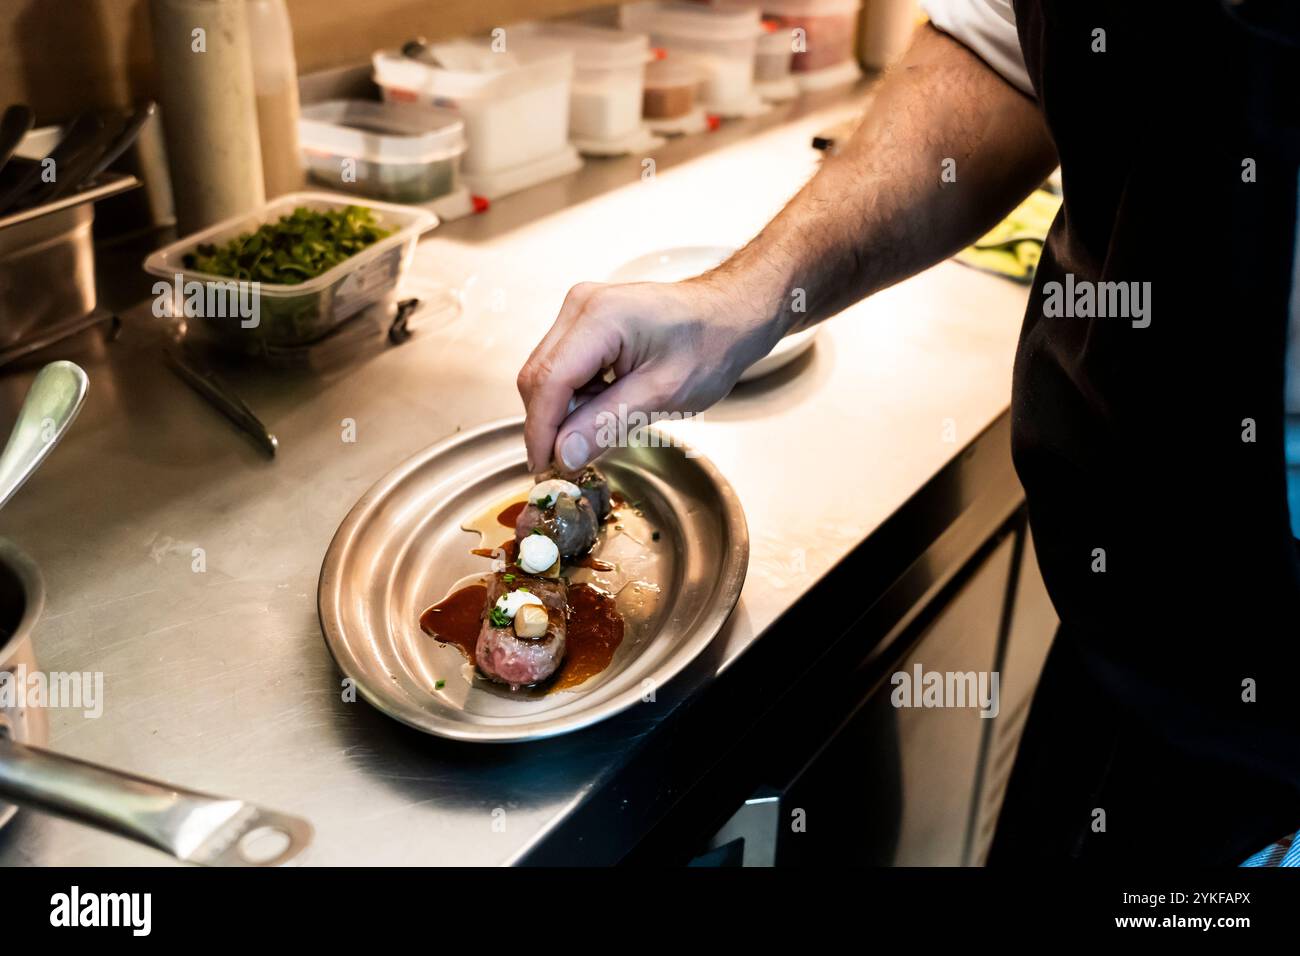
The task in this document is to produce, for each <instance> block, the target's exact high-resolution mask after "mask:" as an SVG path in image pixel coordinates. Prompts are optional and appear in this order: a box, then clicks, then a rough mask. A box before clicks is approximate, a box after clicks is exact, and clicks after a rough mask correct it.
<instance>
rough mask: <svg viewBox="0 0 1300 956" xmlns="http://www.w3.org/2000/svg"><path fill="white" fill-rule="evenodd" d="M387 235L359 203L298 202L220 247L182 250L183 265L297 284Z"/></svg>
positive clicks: (205, 245) (236, 276)
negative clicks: (320, 205)
mask: <svg viewBox="0 0 1300 956" xmlns="http://www.w3.org/2000/svg"><path fill="white" fill-rule="evenodd" d="M390 234H391V230H388V229H383V228H381V227H380V226H379V224H378V223H377V222H376V221H375V215H374V213H373V212H371V211H370V210H369V209H366V208H365V207H363V206H345V207H344V208H342V209H330V210H326V211H324V212H317V211H316V210H313V209H308V208H307V207H305V206H299V207H298V208H297V209H295V210H294V211H293V212H292V213H291V214H290V215H288V216H281V217H280V219H279V221H278V222H268V223H265V224H263V225H262V226H260V227H259V228H258V229H257V231H256V232H246V233H243V234H242V235H239V236H237V237H235V238H234V239H231V240H230V241H229V242H226V243H223V244H222V245H219V246H218V245H215V244H213V243H210V242H205V243H201V244H199V245H198V246H196V247H195V248H194V250H193V251H192V252H188V253H186V254H185V255H184V256H183V257H182V259H181V262H182V264H183V265H184V266H185V268H186V269H191V270H193V271H196V272H206V273H208V274H210V275H217V276H225V277H227V278H231V279H239V280H242V281H246V282H266V283H272V284H275V285H298V284H299V283H302V282H306V281H307V280H308V279H314V278H315V277H316V276H318V275H321V274H322V273H324V272H328V271H329V270H330V269H332V268H334V267H335V266H336V265H338V264H339V263H340V262H342V261H343V260H345V259H348V258H350V257H352V256H354V255H356V254H357V253H358V252H360V251H361V250H363V249H365V248H366V247H367V246H371V245H374V244H375V243H376V242H378V241H379V240H380V239H383V238H385V237H386V236H388V235H390Z"/></svg>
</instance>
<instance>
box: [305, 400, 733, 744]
mask: <svg viewBox="0 0 1300 956" xmlns="http://www.w3.org/2000/svg"><path fill="white" fill-rule="evenodd" d="M655 434H658V433H655ZM600 467H601V469H602V470H603V471H604V472H605V474H606V475H607V476H608V477H609V480H610V484H611V485H612V487H613V488H614V490H615V491H616V492H618V493H619V494H621V495H622V496H623V497H624V498H625V499H627V500H628V501H629V502H635V503H636V507H635V508H633V507H632V506H628V509H627V511H626V513H627V515H628V518H629V521H628V523H627V524H626V525H625V526H623V530H616V528H615V527H610V528H608V529H607V531H606V536H605V540H604V541H602V544H601V545H600V546H599V548H600V550H598V552H597V554H598V556H600V557H602V558H605V559H606V560H609V561H612V562H613V563H615V564H616V566H617V570H616V571H614V572H611V573H609V574H605V575H601V574H600V573H597V572H591V571H585V570H584V571H581V572H578V574H577V576H576V579H577V580H582V579H583V578H584V577H592V578H594V579H595V580H594V581H593V583H595V584H597V585H601V586H604V587H605V588H606V589H607V590H610V591H617V592H618V594H619V606H620V610H622V612H623V614H624V618H625V621H626V634H625V637H624V640H623V643H622V645H621V646H620V647H619V649H618V652H617V654H615V656H614V659H613V662H612V663H611V664H610V665H609V667H607V668H606V669H605V670H604V671H602V672H601V673H600V674H597V675H596V676H594V677H592V678H590V679H589V680H587V681H586V682H585V683H583V684H580V685H578V686H576V687H573V688H570V689H567V690H556V691H551V692H549V693H545V692H536V691H534V692H527V691H521V692H513V693H512V692H510V691H508V690H506V689H505V688H502V687H499V686H497V685H494V684H492V683H490V682H488V681H485V680H483V679H482V678H481V677H476V676H475V675H474V674H473V670H472V668H471V667H470V665H469V664H468V662H467V661H466V660H465V657H464V656H463V655H462V654H461V652H460V651H459V650H458V649H457V648H456V647H453V646H450V645H445V644H441V643H439V642H438V641H435V640H434V639H433V638H431V637H429V636H428V635H427V634H425V633H424V632H423V631H422V630H421V629H420V623H419V618H420V614H421V612H422V611H424V609H425V608H427V607H429V606H431V605H433V604H436V603H437V602H438V601H440V600H442V599H443V598H444V597H446V596H447V594H448V593H449V592H450V591H451V590H452V589H453V587H454V586H456V585H458V583H459V582H461V581H463V580H464V579H465V578H466V577H467V576H470V575H473V574H476V573H487V572H488V571H489V570H490V562H489V561H488V560H487V559H485V558H482V557H479V556H475V555H473V554H471V553H470V550H471V549H472V548H475V547H478V546H479V541H478V536H477V535H475V534H473V533H471V532H468V531H464V530H462V528H461V526H462V524H464V523H465V522H466V521H467V519H471V518H473V517H474V516H477V515H481V514H483V513H484V512H485V511H486V510H488V509H489V508H492V507H493V506H494V505H496V504H498V503H501V502H504V501H506V500H508V499H509V498H510V497H511V496H513V495H515V494H517V493H520V492H523V491H526V490H527V488H528V487H529V486H530V484H531V479H530V478H529V475H528V470H527V466H526V464H525V461H524V438H523V419H511V420H509V421H505V422H499V423H494V424H490V425H486V426H484V427H482V428H479V429H476V430H474V431H471V432H466V433H463V434H460V435H456V436H454V437H453V438H451V439H448V440H447V441H445V442H442V443H440V444H437V445H434V446H433V447H432V448H429V449H427V450H426V451H423V452H421V453H419V454H418V455H416V456H415V457H413V458H411V459H409V460H408V461H406V462H405V463H404V464H402V465H400V466H398V467H397V468H396V469H395V470H394V471H392V472H390V473H389V474H388V475H387V476H386V477H384V478H383V479H381V480H380V481H379V482H378V483H377V484H376V485H375V486H374V487H372V488H371V489H370V490H369V491H368V492H366V494H365V495H364V496H363V497H362V498H361V500H360V501H358V502H357V504H356V505H355V506H354V507H353V509H352V511H351V512H350V513H349V514H348V516H347V518H346V519H344V521H343V524H342V525H341V526H340V527H339V530H338V532H337V533H336V534H335V536H334V540H333V541H332V542H331V543H330V547H329V550H328V552H327V553H326V555H325V562H324V565H323V567H322V568H321V578H320V591H319V595H318V602H319V609H320V620H321V628H322V630H323V631H324V634H325V642H326V644H327V645H328V646H329V649H330V652H331V653H332V654H333V655H334V659H335V661H337V662H338V665H339V668H340V669H341V670H342V671H343V673H344V675H346V676H347V677H350V678H352V679H353V680H354V681H355V682H356V686H357V688H358V690H359V691H360V693H361V695H362V696H363V697H364V698H365V699H366V700H367V701H369V702H370V703H371V704H373V705H374V706H375V707H377V708H378V709H379V710H381V711H383V712H384V713H386V714H388V715H389V716H390V717H395V718H396V719H398V720H400V721H402V722H403V723H406V724H410V725H411V726H412V727H418V728H419V729H420V730H424V731H427V732H428V733H431V734H437V735H439V736H442V737H451V738H454V739H457V740H476V741H516V740H533V739H539V738H542V737H550V736H554V735H556V734H562V733H567V732H569V731H572V730H577V729H578V728H580V727H586V726H588V725H590V724H593V723H595V722H596V721H599V720H602V719H604V718H606V717H609V716H610V715H612V714H616V713H618V712H619V711H621V710H623V709H625V708H627V707H630V706H631V705H632V704H635V703H637V702H638V701H640V700H641V699H642V696H643V694H645V693H646V691H647V689H649V688H652V687H658V686H662V685H663V684H664V682H666V681H668V680H669V679H670V678H672V676H673V675H674V674H676V673H677V672H678V671H680V670H681V669H682V668H683V667H685V666H686V665H687V664H688V663H690V661H691V660H692V659H694V658H695V657H696V656H697V655H698V654H699V653H700V652H701V651H702V650H704V648H705V647H706V646H707V645H708V643H709V642H710V641H711V640H712V639H713V638H714V636H715V635H716V634H717V633H718V631H719V630H720V629H721V627H722V625H723V623H724V622H725V621H726V619H727V616H728V615H729V614H730V613H731V610H732V608H733V607H735V604H736V601H737V600H738V599H739V597H740V588H741V585H742V584H743V583H744V580H745V570H746V567H747V566H748V563H749V532H748V530H747V528H746V525H745V516H744V512H743V511H742V510H741V507H740V502H739V501H738V500H737V498H736V495H735V493H734V492H733V491H732V490H731V486H730V485H729V484H727V482H726V480H725V479H724V478H723V477H722V476H721V475H720V474H719V473H718V471H717V469H715V468H714V467H713V465H712V464H711V463H710V462H709V461H708V460H707V459H705V458H703V457H700V456H698V455H695V454H694V453H693V452H691V451H690V449H687V448H683V447H669V446H668V443H667V441H666V440H663V441H660V442H659V446H658V447H652V446H649V445H643V446H641V447H633V448H618V449H614V450H611V451H610V452H608V453H606V454H605V455H604V456H603V457H602V458H601V459H600ZM637 511H639V512H640V515H637V514H636V512H637ZM500 531H501V539H502V540H505V539H506V538H508V537H510V531H509V529H507V528H505V527H504V526H503V527H501V528H500ZM654 531H657V532H658V537H657V539H656V538H655V537H654V535H653V532H654ZM500 543H501V542H500V541H495V542H487V544H489V545H496V544H500Z"/></svg>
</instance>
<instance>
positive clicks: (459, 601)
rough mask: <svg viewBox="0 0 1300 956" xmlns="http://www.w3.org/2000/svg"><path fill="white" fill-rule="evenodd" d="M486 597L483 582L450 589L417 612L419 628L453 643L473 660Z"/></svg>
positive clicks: (435, 637)
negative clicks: (450, 591) (418, 613)
mask: <svg viewBox="0 0 1300 956" xmlns="http://www.w3.org/2000/svg"><path fill="white" fill-rule="evenodd" d="M486 600H487V585H485V584H471V585H468V586H466V587H463V588H461V589H460V590H459V591H453V592H452V593H451V594H449V595H447V596H446V597H445V598H443V599H442V600H441V601H439V602H438V603H437V604H435V605H434V606H433V607H431V608H429V609H428V610H426V611H425V612H424V613H423V614H421V615H420V628H421V629H422V630H423V631H424V633H426V634H428V635H429V636H430V637H432V638H434V639H435V640H439V641H442V642H443V643H444V644H455V645H456V646H457V647H459V648H460V649H461V650H462V651H464V652H465V656H466V657H468V658H469V659H470V662H471V663H473V661H474V647H475V646H476V645H477V644H478V630H479V623H480V622H481V621H482V619H483V603H484V602H485V601H486Z"/></svg>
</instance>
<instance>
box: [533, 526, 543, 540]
mask: <svg viewBox="0 0 1300 956" xmlns="http://www.w3.org/2000/svg"><path fill="white" fill-rule="evenodd" d="M532 533H533V534H540V535H541V536H542V537H543V538H545V537H546V532H545V531H543V530H542V529H541V528H534V529H533V530H532Z"/></svg>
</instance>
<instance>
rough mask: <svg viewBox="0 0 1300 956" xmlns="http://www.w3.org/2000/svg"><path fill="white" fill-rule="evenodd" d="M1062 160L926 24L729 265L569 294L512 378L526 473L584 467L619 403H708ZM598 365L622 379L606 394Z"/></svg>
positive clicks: (921, 262)
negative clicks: (844, 136) (832, 147)
mask: <svg viewBox="0 0 1300 956" xmlns="http://www.w3.org/2000/svg"><path fill="white" fill-rule="evenodd" d="M1055 162H1056V155H1055V148H1054V147H1053V144H1052V142H1051V139H1050V137H1049V136H1048V133H1047V129H1046V127H1045V125H1044V123H1043V120H1042V116H1041V114H1040V113H1039V110H1038V108H1037V106H1036V104H1035V103H1034V102H1033V101H1032V100H1030V99H1028V98H1026V97H1025V96H1024V95H1023V94H1021V93H1020V92H1019V91H1017V90H1016V89H1014V88H1013V87H1012V86H1011V85H1009V84H1008V83H1007V82H1006V81H1005V80H1003V79H1002V78H1001V77H1000V76H998V74H997V73H996V72H994V71H993V70H992V69H991V68H990V67H989V66H988V65H986V64H985V63H984V62H983V61H982V60H980V59H979V58H978V57H977V56H975V55H974V54H973V53H971V52H970V51H969V50H968V49H967V48H966V47H964V46H963V45H961V44H960V43H958V42H957V41H956V40H953V39H952V38H951V37H949V36H947V35H945V34H943V33H940V32H939V31H938V30H935V29H934V28H933V27H930V26H925V27H922V28H920V29H919V30H918V31H917V34H916V37H915V38H914V40H913V43H912V45H911V47H910V48H909V50H908V52H907V53H906V54H905V56H904V58H903V60H902V61H901V63H900V64H899V65H898V66H896V67H895V68H894V69H893V70H892V71H891V72H890V73H889V75H888V76H887V77H886V78H885V79H884V80H883V81H882V82H881V84H880V85H879V87H878V88H877V92H876V95H875V98H874V100H873V101H872V103H871V104H870V107H869V108H868V110H867V112H866V113H865V115H864V118H863V120H862V122H861V123H860V124H859V126H858V128H857V130H856V131H855V132H854V134H853V136H852V137H851V138H850V139H849V140H848V142H847V143H845V144H844V145H843V146H842V147H841V149H840V151H839V152H838V153H837V154H836V155H834V156H831V157H828V158H827V160H826V161H825V162H824V163H823V164H822V167H821V169H820V170H819V171H818V172H817V174H816V175H815V176H814V177H813V178H812V179H811V180H810V181H809V182H808V183H807V184H806V185H805V186H804V188H803V189H802V190H800V192H799V193H798V194H797V195H796V196H795V197H794V198H793V199H792V200H790V202H789V203H788V204H787V205H786V207H785V208H784V209H783V210H782V211H781V212H780V213H779V214H778V215H777V216H776V218H774V219H773V220H772V221H771V222H770V223H769V224H768V225H767V226H766V227H765V228H764V229H763V231H762V232H761V233H760V234H759V235H758V236H757V237H756V238H755V239H754V240H753V241H751V242H750V243H749V244H748V245H746V246H745V247H744V248H743V249H741V250H740V251H739V252H737V253H736V254H735V255H734V256H733V257H732V258H730V259H729V260H727V262H725V263H723V264H722V265H721V266H719V267H718V268H717V269H714V270H713V271H711V272H709V273H706V274H705V275H703V276H700V277H698V278H695V279H689V280H686V281H684V282H678V283H634V284H630V285H596V284H591V283H584V284H582V285H578V286H575V287H574V288H573V289H572V290H571V291H570V293H569V295H568V297H567V298H566V299H565V302H564V306H563V308H562V309H561V310H560V314H559V317H558V318H557V319H556V321H555V324H554V325H553V326H552V328H551V330H550V331H549V332H548V333H547V334H546V336H545V338H543V339H542V341H541V343H539V344H538V346H537V348H536V349H534V351H533V354H532V355H531V356H530V358H529V359H528V362H527V363H526V364H525V365H524V367H523V369H522V370H521V372H520V373H519V383H518V384H519V391H520V394H521V395H522V397H523V399H524V405H525V407H526V410H527V414H528V420H527V425H526V428H525V438H526V441H527V445H528V458H529V464H530V466H531V467H533V468H534V469H538V470H540V469H543V468H545V467H547V466H548V465H549V464H550V462H551V461H552V459H554V461H555V462H556V463H557V464H558V465H559V466H560V467H561V468H562V469H565V470H574V469H576V468H579V467H581V466H582V465H583V464H585V463H586V462H587V461H589V460H591V459H592V458H594V457H595V456H596V455H597V454H598V453H599V451H600V450H601V449H599V448H598V447H597V445H596V442H595V435H596V431H597V427H598V421H599V418H600V415H601V414H602V413H614V412H616V410H617V409H618V407H619V405H620V404H625V405H626V406H627V407H628V408H629V409H636V410H642V411H647V412H649V411H658V412H671V411H699V410H701V409H703V408H706V407H708V406H709V405H711V404H713V403H714V402H716V401H717V400H718V399H720V398H722V397H723V396H724V395H726V394H727V392H728V391H730V389H731V387H732V386H733V385H734V384H735V382H736V379H737V378H739V376H740V374H741V373H742V372H743V371H744V370H745V369H746V368H747V367H748V366H749V365H750V364H751V363H752V362H754V361H756V360H757V359H758V358H760V357H762V356H763V355H765V354H766V353H767V352H768V351H769V350H770V349H771V348H772V346H774V345H775V344H776V343H777V341H779V340H780V338H781V337H782V336H783V335H786V334H787V333H789V332H791V331H794V330H796V329H799V328H804V327H806V326H808V325H811V324H813V323H815V322H819V321H821V320H822V319H825V318H827V317H829V316H831V315H834V314H835V313H837V312H839V311H840V310H842V309H844V308H845V307H846V306H848V305H851V304H852V303H854V302H856V301H858V300H859V299H861V298H863V297H865V296H867V295H870V294H871V293H873V292H876V291H878V290H880V289H883V288H885V287H886V286H889V285H891V284H892V283H895V282H898V281H899V280H901V279H904V278H906V277H908V276H910V275H912V274H914V273H916V272H919V271H921V270H922V269H925V268H927V267H929V266H931V265H933V264H934V263H936V262H939V261H941V260H943V259H945V258H947V257H948V256H950V255H952V254H953V253H954V252H956V251H958V250H959V249H961V248H962V247H964V246H965V245H967V244H969V243H970V242H972V241H973V240H975V239H977V238H978V237H979V236H980V235H982V234H983V233H984V232H985V231H987V230H988V229H989V228H990V227H991V226H992V225H993V224H994V223H996V222H997V221H998V220H999V219H1000V218H1001V217H1002V216H1004V215H1005V214H1006V213H1007V212H1008V211H1009V210H1010V209H1011V208H1013V207H1014V206H1015V204H1016V203H1017V202H1019V201H1020V199H1022V198H1023V197H1024V196H1025V195H1026V194H1028V193H1029V192H1030V191H1031V190H1032V189H1033V188H1034V187H1035V186H1036V185H1037V184H1038V183H1040V182H1041V181H1042V180H1043V178H1044V177H1045V176H1046V175H1047V174H1048V172H1050V170H1051V168H1052V167H1053V165H1054V164H1055ZM945 171H948V172H949V173H950V175H949V176H947V177H945V176H944V173H945ZM949 179H951V180H952V181H946V180H949ZM795 290H801V292H802V295H801V296H798V297H796V295H795V294H794V293H795ZM800 300H802V301H800ZM796 304H800V305H802V306H803V310H802V311H796V309H795V307H796ZM607 368H611V369H613V371H614V375H615V380H614V382H613V384H611V385H609V386H608V387H607V388H603V389H600V388H599V381H600V375H601V372H602V370H604V369H607ZM593 383H596V386H595V388H593ZM575 397H577V398H578V399H579V400H581V399H586V400H585V401H582V403H581V404H579V405H578V406H577V407H574V404H573V403H574V400H575Z"/></svg>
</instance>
